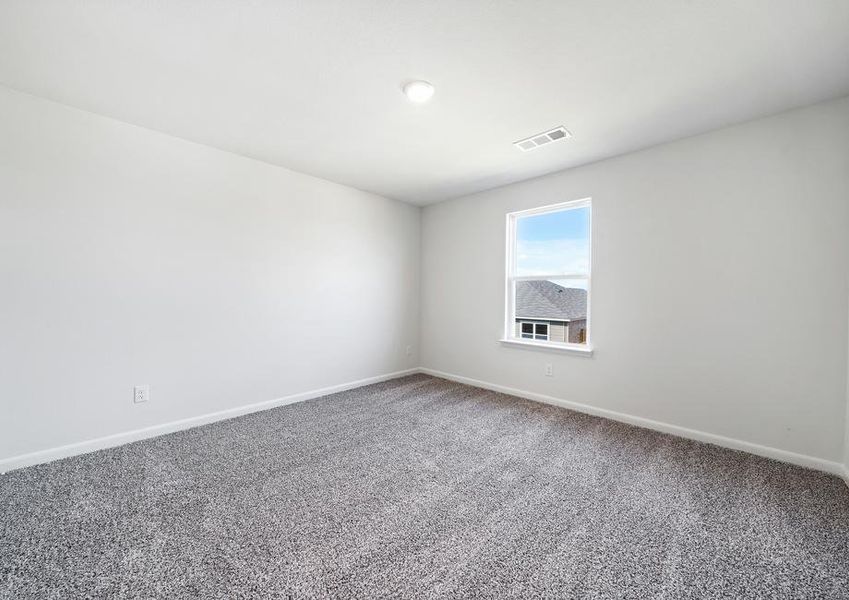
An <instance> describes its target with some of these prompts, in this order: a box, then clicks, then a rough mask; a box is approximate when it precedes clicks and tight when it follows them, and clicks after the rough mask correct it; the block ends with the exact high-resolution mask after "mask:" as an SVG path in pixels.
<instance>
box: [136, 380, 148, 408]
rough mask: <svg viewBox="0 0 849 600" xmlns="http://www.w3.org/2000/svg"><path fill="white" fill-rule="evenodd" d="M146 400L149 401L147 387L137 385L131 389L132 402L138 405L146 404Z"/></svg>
mask: <svg viewBox="0 0 849 600" xmlns="http://www.w3.org/2000/svg"><path fill="white" fill-rule="evenodd" d="M148 400H150V386H149V385H137V386H136V387H134V388H133V402H135V403H136V404H138V403H139V402H147V401H148Z"/></svg>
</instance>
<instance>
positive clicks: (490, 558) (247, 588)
mask: <svg viewBox="0 0 849 600" xmlns="http://www.w3.org/2000/svg"><path fill="white" fill-rule="evenodd" d="M0 510H2V514H0V597H2V598H14V599H23V598H167V599H175V598H531V597H544V598H676V599H677V598H849V489H847V488H846V486H845V485H844V484H843V482H842V481H841V480H839V479H837V478H836V477H832V476H829V475H825V474H822V473H818V472H814V471H809V470H805V469H801V468H798V467H793V466H790V465H786V464H782V463H779V462H774V461H770V460H766V459H762V458H757V457H754V456H749V455H746V454H742V453H738V452H733V451H729V450H724V449H721V448H717V447H714V446H710V445H706V444H699V443H696V442H690V441H685V440H681V439H677V438H674V437H670V436H666V435H663V434H659V433H655V432H652V431H647V430H644V429H638V428H635V427H630V426H627V425H622V424H618V423H614V422H611V421H607V420H604V419H599V418H594V417H589V416H585V415H581V414H577V413H574V412H570V411H567V410H563V409H559V408H555V407H550V406H545V405H542V404H535V403H532V402H528V401H525V400H520V399H517V398H513V397H510V396H505V395H502V394H496V393H493V392H488V391H485V390H480V389H477V388H472V387H468V386H463V385H459V384H455V383H450V382H447V381H443V380H440V379H435V378H432V377H427V376H423V375H422V376H419V375H417V376H412V377H407V378H404V379H398V380H395V381H390V382H386V383H381V384H377V385H372V386H368V387H365V388H360V389H358V390H352V391H349V392H343V393H340V394H335V395H333V396H328V397H325V398H320V399H317V400H313V401H310V402H305V403H301V404H295V405H292V406H287V407H282V408H278V409H274V410H270V411H266V412H262V413H256V414H253V415H249V416H245V417H240V418H237V419H233V420H229V421H224V422H220V423H216V424H213V425H209V426H205V427H200V428H197V429H192V430H189V431H185V432H181V433H176V434H172V435H167V436H163V437H160V438H156V439H152V440H147V441H143V442H138V443H135V444H130V445H128V446H123V447H121V448H115V449H111V450H105V451H101V452H97V453H94V454H89V455H86V456H80V457H76V458H71V459H67V460H62V461H58V462H54V463H51V464H47V465H41V466H37V467H31V468H28V469H23V470H19V471H14V472H11V473H8V474H6V475H4V476H0Z"/></svg>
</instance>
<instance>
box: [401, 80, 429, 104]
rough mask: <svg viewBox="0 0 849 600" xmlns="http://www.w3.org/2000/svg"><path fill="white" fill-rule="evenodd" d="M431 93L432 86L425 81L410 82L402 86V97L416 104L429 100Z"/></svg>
mask: <svg viewBox="0 0 849 600" xmlns="http://www.w3.org/2000/svg"><path fill="white" fill-rule="evenodd" d="M433 91H434V90H433V85H431V84H430V83H428V82H427V81H411V82H409V83H407V84H406V85H404V95H406V96H407V98H409V99H410V102H416V103H417V104H421V103H422V102H427V101H428V100H430V98H431V96H433Z"/></svg>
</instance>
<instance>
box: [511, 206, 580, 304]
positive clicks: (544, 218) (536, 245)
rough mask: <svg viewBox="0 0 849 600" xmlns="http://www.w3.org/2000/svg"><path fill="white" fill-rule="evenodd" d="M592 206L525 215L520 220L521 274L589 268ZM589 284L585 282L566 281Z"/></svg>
mask: <svg viewBox="0 0 849 600" xmlns="http://www.w3.org/2000/svg"><path fill="white" fill-rule="evenodd" d="M589 216H590V212H589V208H575V209H572V210H564V211H560V212H556V213H549V214H544V215H534V216H529V217H521V218H520V219H519V220H518V222H517V223H516V256H517V264H516V267H517V275H546V274H556V273H573V272H582V273H585V272H587V271H588V270H589V264H590V245H589V220H590V219H589ZM557 283H559V284H560V285H565V286H567V287H585V284H584V283H583V282H576V281H571V282H564V281H560V280H557Z"/></svg>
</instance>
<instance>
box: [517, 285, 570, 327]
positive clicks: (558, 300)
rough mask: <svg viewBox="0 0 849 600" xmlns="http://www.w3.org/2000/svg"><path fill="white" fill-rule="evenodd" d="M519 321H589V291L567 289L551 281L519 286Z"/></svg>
mask: <svg viewBox="0 0 849 600" xmlns="http://www.w3.org/2000/svg"><path fill="white" fill-rule="evenodd" d="M516 317H517V318H523V319H562V320H564V321H574V320H576V319H586V318H587V291H586V290H581V289H577V288H566V287H563V286H562V285H557V284H556V283H554V282H552V281H546V280H542V279H535V280H533V281H517V282H516Z"/></svg>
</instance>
